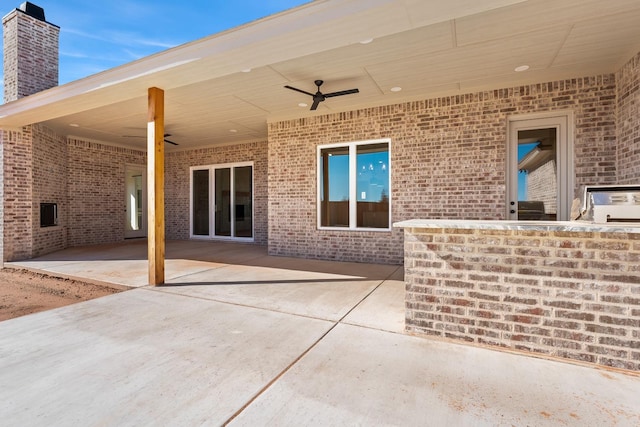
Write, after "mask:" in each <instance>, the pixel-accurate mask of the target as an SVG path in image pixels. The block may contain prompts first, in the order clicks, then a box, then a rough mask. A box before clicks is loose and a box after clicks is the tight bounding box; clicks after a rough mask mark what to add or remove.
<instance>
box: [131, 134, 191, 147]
mask: <svg viewBox="0 0 640 427" xmlns="http://www.w3.org/2000/svg"><path fill="white" fill-rule="evenodd" d="M170 136H171V134H170V133H165V134H164V142H166V143H168V144H171V145H180V144H178V143H177V142H173V141H171V140H168V139H167V138H168V137H170ZM122 137H123V138H146V136H142V135H122Z"/></svg>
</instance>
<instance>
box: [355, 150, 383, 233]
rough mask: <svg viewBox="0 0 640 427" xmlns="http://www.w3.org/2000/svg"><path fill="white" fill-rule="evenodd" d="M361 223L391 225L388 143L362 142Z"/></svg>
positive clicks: (359, 175) (358, 177)
mask: <svg viewBox="0 0 640 427" xmlns="http://www.w3.org/2000/svg"><path fill="white" fill-rule="evenodd" d="M356 150H357V162H356V170H357V175H356V202H357V215H358V216H357V218H358V219H357V226H358V227H364V228H388V227H389V149H388V146H387V144H386V143H383V144H371V145H358V146H357V147H356Z"/></svg>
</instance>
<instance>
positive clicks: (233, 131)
mask: <svg viewBox="0 0 640 427" xmlns="http://www.w3.org/2000/svg"><path fill="white" fill-rule="evenodd" d="M229 132H231V133H236V132H238V131H237V130H236V129H229Z"/></svg>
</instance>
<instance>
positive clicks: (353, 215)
mask: <svg viewBox="0 0 640 427" xmlns="http://www.w3.org/2000/svg"><path fill="white" fill-rule="evenodd" d="M385 143H386V144H387V153H388V156H389V164H388V166H387V168H388V169H387V170H388V174H389V182H388V185H389V194H388V195H387V197H388V199H389V211H388V215H389V221H388V224H387V227H386V228H371V227H358V226H357V224H358V213H357V209H358V206H357V205H358V204H357V200H358V197H357V179H356V173H357V162H358V157H357V149H358V147H359V146H362V145H375V144H385ZM328 148H348V151H349V226H348V227H335V226H323V225H322V150H324V149H328ZM391 177H392V165H391V138H381V139H370V140H366V141H351V142H338V143H332V144H323V145H318V146H317V148H316V227H317V229H318V230H328V231H373V232H390V231H391V230H392V224H393V221H392V218H391V213H392V211H393V209H392V206H393V200H392V191H391V188H392V187H391V185H392V182H391Z"/></svg>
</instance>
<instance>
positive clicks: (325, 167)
mask: <svg viewBox="0 0 640 427" xmlns="http://www.w3.org/2000/svg"><path fill="white" fill-rule="evenodd" d="M320 159H321V165H320V176H321V182H320V218H321V219H320V224H321V225H322V226H324V227H349V147H338V148H325V149H323V150H321V151H320Z"/></svg>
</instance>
